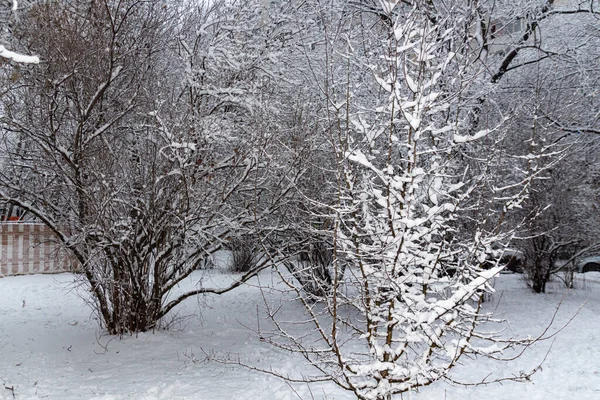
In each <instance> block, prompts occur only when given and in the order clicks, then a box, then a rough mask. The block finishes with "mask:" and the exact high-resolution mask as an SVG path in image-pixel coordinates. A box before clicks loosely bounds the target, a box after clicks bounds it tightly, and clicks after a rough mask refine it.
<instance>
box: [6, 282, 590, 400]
mask: <svg viewBox="0 0 600 400" xmlns="http://www.w3.org/2000/svg"><path fill="white" fill-rule="evenodd" d="M233 278H234V277H232V276H229V275H227V274H224V273H222V272H219V271H218V270H214V271H210V272H207V273H205V274H204V275H203V274H202V273H201V272H197V273H195V274H194V276H192V277H191V279H190V280H189V281H188V282H187V283H186V285H188V286H191V285H192V284H193V283H192V282H197V281H198V279H203V282H204V283H205V284H206V285H211V286H213V285H215V286H216V285H219V286H224V285H226V284H227V283H228V282H230V281H231V279H233ZM259 278H260V279H254V280H252V281H251V282H250V283H249V284H247V285H244V286H242V287H240V288H239V289H237V290H235V291H233V292H231V293H228V294H225V295H222V296H206V297H200V298H197V299H189V300H188V301H187V302H186V303H185V304H184V305H183V306H182V307H180V308H179V309H178V310H177V313H178V315H179V317H185V318H184V319H183V320H182V322H180V323H176V324H175V326H174V329H172V330H170V331H157V332H154V333H152V332H148V333H143V334H139V335H138V336H137V337H135V336H134V337H132V336H126V337H123V338H121V339H120V338H118V337H110V336H106V335H104V334H103V333H102V331H101V330H100V329H99V328H98V327H97V321H96V320H95V318H94V316H93V315H91V313H90V310H89V308H88V307H87V306H86V305H85V303H84V301H83V300H82V298H81V297H80V296H81V295H84V296H85V295H86V294H85V293H79V294H78V293H77V290H76V288H75V285H74V282H75V277H74V276H73V275H71V274H60V275H32V276H19V277H8V278H3V279H0V399H7V400H8V399H13V391H14V398H15V399H44V398H45V399H81V398H83V399H96V400H100V399H101V400H114V399H129V398H135V399H148V400H149V399H207V400H213V399H227V400H230V399H253V400H263V399H264V400H267V399H269V400H271V399H290V400H291V399H300V398H302V399H311V398H315V399H353V396H352V395H351V394H350V393H347V392H344V391H342V390H340V389H338V388H337V387H335V386H334V385H332V384H318V385H317V384H315V385H311V386H310V387H309V386H308V385H305V384H294V385H291V386H290V385H288V384H287V383H285V382H283V381H281V380H279V379H277V378H275V377H271V376H268V375H265V374H262V373H257V372H252V371H249V370H247V369H245V368H243V367H240V366H237V365H227V364H220V363H216V362H214V361H206V356H205V352H206V353H207V354H218V355H220V356H221V357H228V358H229V359H232V360H237V359H238V357H239V358H240V359H241V360H242V361H243V362H245V363H248V364H250V365H253V366H257V367H261V368H273V369H275V370H279V371H283V372H290V373H301V372H303V371H306V372H310V371H311V370H310V367H309V366H307V365H305V363H304V361H303V359H301V358H299V357H297V356H293V355H289V354H287V353H285V352H283V351H282V350H279V349H275V348H273V347H270V346H269V345H268V344H266V343H264V342H263V341H261V340H260V335H259V334H258V333H257V330H259V325H260V328H262V329H264V327H265V326H268V321H266V320H265V319H264V311H263V305H264V301H265V300H266V301H267V302H274V303H277V302H279V301H281V294H280V292H278V291H272V290H267V291H266V292H265V296H264V298H263V295H262V294H261V292H260V291H259V289H258V288H257V284H258V283H259V281H260V284H262V285H266V286H273V285H274V284H275V283H274V279H275V278H273V277H272V275H271V274H270V273H269V271H264V272H263V273H261V275H260V277H259ZM577 285H578V288H577V289H575V290H566V289H563V288H562V287H561V285H560V282H559V281H556V282H551V283H550V284H549V286H548V293H547V294H542V295H535V294H533V293H531V292H530V291H529V290H528V289H527V288H526V287H525V284H524V282H523V281H522V279H521V277H520V276H519V275H501V276H500V277H499V278H497V280H496V284H495V287H496V294H495V295H494V298H493V300H492V301H491V302H489V303H487V304H486V306H485V307H486V309H487V310H490V311H491V310H496V311H497V312H498V313H499V314H501V316H502V317H505V318H507V319H508V320H509V321H510V324H509V329H508V330H507V331H506V332H504V335H505V336H512V337H516V336H519V337H523V336H526V335H532V336H536V335H538V334H540V333H541V332H542V331H543V329H544V327H545V326H546V325H547V323H548V322H549V321H550V319H551V318H552V315H553V313H554V312H555V309H556V307H557V306H558V305H559V304H560V310H559V312H558V314H557V318H556V321H555V325H554V326H553V327H552V328H550V330H549V332H548V333H549V334H552V333H554V332H556V330H558V329H559V328H560V327H561V326H562V325H563V324H564V323H566V322H567V321H568V320H569V319H570V318H571V317H572V316H573V315H574V314H575V313H576V312H577V310H578V309H579V308H580V307H581V305H582V304H584V303H585V305H584V306H583V308H582V309H581V311H580V312H579V314H578V315H577V316H576V317H575V319H574V320H573V322H572V323H571V324H570V325H569V326H568V327H566V328H565V329H564V330H563V331H562V332H560V333H559V334H558V335H557V336H556V338H555V340H554V341H552V340H548V341H545V342H541V343H538V344H537V345H535V346H534V347H533V348H531V349H530V350H528V351H527V352H526V353H525V354H524V355H523V356H522V357H521V358H519V359H517V360H516V361H515V362H513V363H512V364H507V363H503V362H493V361H491V360H484V359H475V360H466V359H463V364H462V365H460V366H459V367H457V369H456V370H455V372H454V373H453V377H454V378H455V379H457V380H461V381H477V380H481V379H483V378H485V377H486V376H487V375H488V374H489V373H492V374H493V375H492V377H490V379H491V378H493V377H501V376H502V375H511V374H516V375H519V374H520V373H521V371H527V370H529V369H531V368H534V367H535V366H536V365H537V364H538V363H539V362H541V361H542V360H543V359H544V357H546V354H547V352H548V351H549V353H548V354H547V357H546V360H545V362H544V364H543V366H542V369H541V370H540V371H539V372H537V373H536V374H535V375H534V376H533V377H532V380H531V382H530V383H525V384H523V383H521V384H519V383H514V382H506V383H504V384H503V385H492V386H478V387H461V386H452V385H450V384H448V383H445V382H438V383H437V384H434V385H432V386H430V387H427V388H424V389H422V390H421V392H420V393H411V395H410V396H409V395H404V397H400V396H397V398H398V399H400V398H412V399H413V400H430V399H445V400H480V399H494V400H502V399H507V400H509V399H528V400H537V399H539V400H542V399H543V400H547V399H552V400H556V399H565V400H566V399H569V400H572V399H577V400H585V399H590V400H591V399H598V398H600V346H598V343H597V339H598V337H600V318H598V314H599V312H600V274H598V273H588V274H585V275H579V276H578V277H577ZM183 289H184V288H183V287H182V288H180V290H183ZM561 302H562V304H561ZM284 308H285V312H286V319H288V320H290V319H292V318H293V317H294V315H297V316H298V317H300V316H301V314H302V306H301V305H300V304H296V303H293V302H292V303H289V302H288V303H285V304H284ZM10 388H13V390H11V389H10Z"/></svg>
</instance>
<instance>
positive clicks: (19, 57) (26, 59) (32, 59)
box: [0, 44, 40, 64]
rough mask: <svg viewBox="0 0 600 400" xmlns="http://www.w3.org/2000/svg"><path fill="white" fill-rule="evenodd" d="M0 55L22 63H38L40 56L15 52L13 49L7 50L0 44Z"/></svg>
mask: <svg viewBox="0 0 600 400" xmlns="http://www.w3.org/2000/svg"><path fill="white" fill-rule="evenodd" d="M0 57H4V58H8V59H10V60H13V61H14V62H18V63H23V64H39V62H40V58H39V57H38V56H26V55H24V54H19V53H15V52H14V51H10V50H8V49H7V48H6V47H4V46H3V45H1V44H0Z"/></svg>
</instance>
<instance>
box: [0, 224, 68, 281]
mask: <svg viewBox="0 0 600 400" xmlns="http://www.w3.org/2000/svg"><path fill="white" fill-rule="evenodd" d="M71 265H72V262H71V260H70V258H69V256H68V253H67V252H66V251H65V250H63V249H61V248H60V247H59V246H58V245H57V244H56V241H55V239H54V237H53V235H52V232H51V231H50V230H49V229H48V228H47V227H46V226H44V225H42V224H33V223H22V222H19V223H0V277H2V276H8V275H23V274H38V273H53V272H66V271H70V270H71Z"/></svg>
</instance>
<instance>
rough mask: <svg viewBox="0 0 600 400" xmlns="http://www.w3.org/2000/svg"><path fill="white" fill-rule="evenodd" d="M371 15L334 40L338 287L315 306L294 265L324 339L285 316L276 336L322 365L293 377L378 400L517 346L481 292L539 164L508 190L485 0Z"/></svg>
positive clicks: (348, 23)
mask: <svg viewBox="0 0 600 400" xmlns="http://www.w3.org/2000/svg"><path fill="white" fill-rule="evenodd" d="M359 8H360V12H359V13H357V12H356V9H353V8H352V7H348V8H345V9H344V10H343V12H340V13H339V15H342V16H343V17H342V19H343V21H342V22H339V23H337V24H335V25H330V26H329V27H327V28H328V30H326V32H325V34H324V36H325V38H326V41H328V46H330V49H331V50H332V51H330V52H327V54H328V55H329V57H328V58H327V62H328V64H327V68H326V69H324V70H325V71H326V75H325V83H324V85H323V91H324V93H326V101H327V113H326V115H325V117H324V118H323V120H322V125H321V126H322V134H323V135H324V136H325V137H327V139H328V141H329V143H330V146H331V147H330V149H331V150H330V151H331V154H332V157H335V161H336V165H335V172H334V175H335V178H336V180H335V181H333V182H331V183H333V184H334V185H335V187H336V189H337V192H336V196H335V201H334V202H333V203H331V204H328V209H329V212H328V213H327V219H329V220H330V221H332V226H331V243H332V244H333V251H334V256H333V260H332V272H331V274H332V288H331V291H330V295H329V296H328V297H326V298H325V299H324V300H323V303H318V302H317V303H315V302H314V299H313V297H312V296H307V295H305V294H304V293H303V291H302V290H300V289H299V288H298V287H297V286H295V285H294V283H293V281H292V280H290V279H289V278H287V275H286V274H285V273H282V274H281V276H282V278H283V279H284V280H285V281H286V282H287V283H288V284H289V286H290V288H291V289H293V290H295V291H296V293H297V295H298V297H299V298H300V299H301V301H302V302H303V304H304V306H305V308H306V312H307V319H306V321H305V322H304V323H305V324H308V325H311V326H312V327H313V330H312V335H304V336H302V337H298V336H296V335H295V334H294V332H293V330H291V328H290V327H288V326H287V325H286V324H285V323H284V322H283V321H280V320H278V319H277V315H276V314H274V316H273V318H274V320H275V322H276V323H277V327H278V328H279V329H277V330H276V331H275V332H273V335H272V336H268V335H266V334H265V333H264V332H263V337H267V338H268V340H271V341H273V342H274V343H276V345H278V346H281V347H284V348H286V349H289V350H290V351H294V352H299V353H301V354H302V355H303V356H304V357H305V358H306V359H307V360H308V361H309V362H310V363H311V364H312V365H313V366H314V367H316V369H317V370H318V371H319V373H318V374H316V375H315V376H313V377H295V376H293V374H291V375H281V374H280V376H282V377H284V378H286V379H299V380H311V379H314V380H332V381H334V382H335V383H336V384H338V385H339V386H341V387H343V388H345V389H347V390H349V391H351V392H353V393H354V394H355V395H356V396H357V398H360V399H370V400H371V399H389V398H391V396H392V395H394V394H398V393H403V392H407V391H410V390H411V389H413V388H417V387H420V386H425V385H429V384H431V383H433V382H435V381H437V380H440V379H445V378H449V372H450V370H451V369H452V368H453V367H454V366H455V365H457V363H458V362H459V360H460V359H461V357H463V356H466V355H469V356H474V355H480V356H491V357H497V356H498V357H499V356H501V354H502V352H503V350H505V349H506V348H507V347H510V346H513V345H517V344H518V342H513V341H502V340H500V339H499V338H498V337H496V336H494V335H493V334H490V333H486V332H485V330H483V329H481V324H482V323H483V322H489V320H490V318H491V315H490V314H488V313H487V312H484V311H483V309H482V300H483V296H484V294H485V293H488V292H491V291H493V289H492V288H491V285H490V280H491V279H492V278H493V277H494V276H495V275H496V274H498V273H499V271H500V270H501V269H502V266H501V265H498V259H499V257H500V255H501V251H500V252H496V251H495V250H494V249H493V247H495V246H497V245H498V244H502V243H506V239H507V238H509V237H510V236H511V235H512V234H513V233H514V231H513V230H512V229H510V227H508V226H506V224H505V221H506V217H507V215H508V214H510V213H511V212H512V210H513V209H514V208H517V207H519V206H520V205H521V203H522V202H523V201H524V199H525V198H526V195H527V193H528V189H529V187H530V186H531V182H532V181H533V179H534V178H535V177H536V176H537V175H538V173H539V171H538V172H531V171H523V170H521V171H513V174H512V175H511V176H508V177H507V178H506V179H505V180H504V181H503V182H501V183H502V184H500V183H499V182H497V181H496V180H495V178H494V176H493V173H494V171H496V170H497V168H498V166H499V165H503V162H504V160H505V154H504V153H503V152H504V151H505V149H504V148H503V146H502V142H503V139H504V138H505V134H506V132H505V130H504V129H503V124H504V122H505V119H506V116H503V115H498V114H494V113H486V114H484V113H483V112H484V111H485V108H481V104H482V103H481V99H482V98H484V99H485V98H487V95H488V92H489V91H490V90H492V89H493V85H490V84H489V80H488V81H487V83H486V67H487V65H485V64H484V63H482V62H481V59H479V58H478V57H477V56H476V54H478V50H480V49H479V48H475V49H474V48H473V46H476V44H477V43H478V42H477V40H478V32H477V29H475V28H474V27H475V25H476V24H477V23H478V21H479V20H480V10H479V8H478V7H477V4H476V2H473V3H469V2H467V3H465V2H431V1H413V2H399V1H385V0H382V1H381V2H379V4H378V5H375V4H372V5H370V6H369V4H367V3H364V4H362V3H361V4H360V5H359ZM323 13H324V14H326V12H325V11H324V12H323ZM357 27H358V28H357ZM365 27H369V28H368V29H365ZM353 29H358V30H357V31H354V30H353ZM356 32H360V33H357V34H353V33H356ZM474 110H475V111H474ZM482 110H483V111H482ZM474 112H477V113H479V115H478V116H477V118H473V114H474ZM482 116H485V118H482ZM483 121H485V122H483ZM541 156H543V155H541ZM541 170H543V168H542V169H540V171H541ZM315 203H317V204H318V203H319V202H318V201H315ZM315 216H317V215H315ZM317 228H320V229H319V230H318V232H319V233H321V232H322V231H323V229H322V227H320V226H319V227H317ZM490 264H491V265H492V267H491V268H489V265H490ZM271 372H272V371H271Z"/></svg>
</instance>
